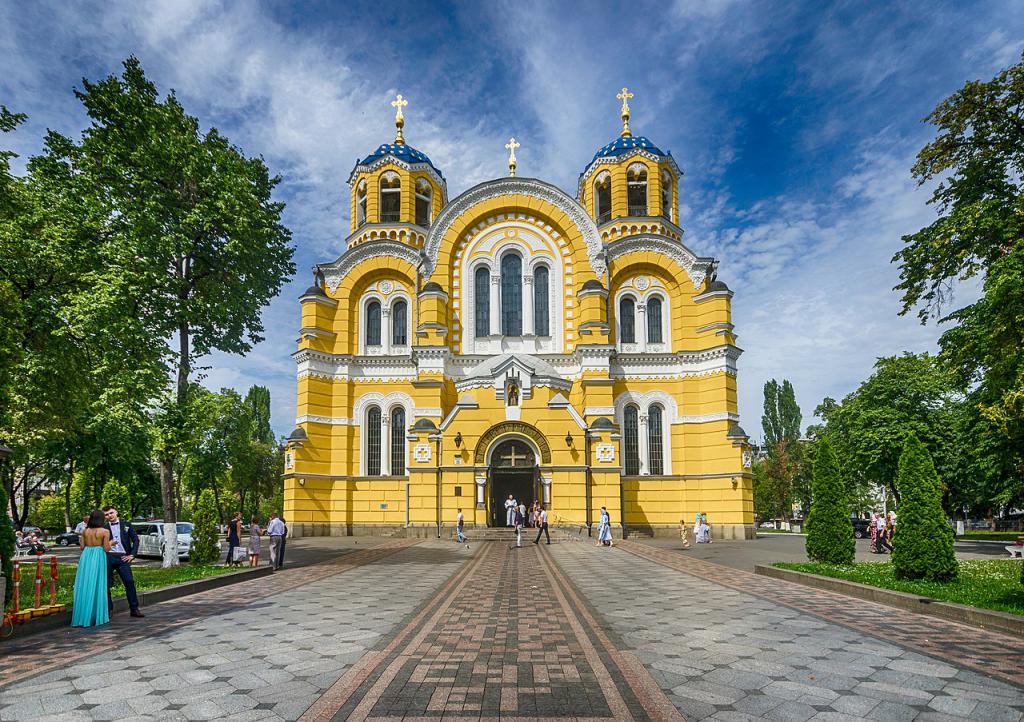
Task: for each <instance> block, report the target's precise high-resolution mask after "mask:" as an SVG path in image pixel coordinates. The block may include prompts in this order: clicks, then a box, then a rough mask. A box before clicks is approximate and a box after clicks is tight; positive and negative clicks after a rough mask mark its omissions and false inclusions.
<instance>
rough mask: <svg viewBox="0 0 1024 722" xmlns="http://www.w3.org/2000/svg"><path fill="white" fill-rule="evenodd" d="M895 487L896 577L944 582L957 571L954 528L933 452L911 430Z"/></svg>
mask: <svg viewBox="0 0 1024 722" xmlns="http://www.w3.org/2000/svg"><path fill="white" fill-rule="evenodd" d="M896 487H897V488H898V489H899V491H900V508H899V519H898V521H897V526H896V532H895V533H894V534H893V543H892V544H893V552H892V565H893V571H894V572H895V574H896V578H897V579H926V580H928V581H933V582H942V581H947V580H949V579H953V578H955V577H956V575H957V571H958V569H957V563H956V555H955V554H954V553H953V530H952V529H950V528H949V524H947V523H946V514H945V512H944V511H943V510H942V489H941V487H940V486H939V475H938V474H936V473H935V465H934V464H933V463H932V457H931V454H929V453H928V449H926V448H925V446H924V444H922V443H921V441H920V440H919V439H918V438H917V436H915V435H914V434H911V435H910V436H908V437H907V441H906V443H905V444H904V445H903V454H902V455H901V456H900V463H899V471H898V473H897V476H896Z"/></svg>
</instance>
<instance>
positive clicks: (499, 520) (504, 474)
mask: <svg viewBox="0 0 1024 722" xmlns="http://www.w3.org/2000/svg"><path fill="white" fill-rule="evenodd" d="M487 475H488V477H489V478H490V487H491V493H490V499H489V501H490V504H489V505H488V515H487V519H488V526H496V527H502V526H505V525H506V524H507V519H508V515H507V512H506V509H505V502H506V501H507V500H508V497H509V494H511V495H512V498H513V499H515V500H516V501H517V502H518V503H520V504H525V505H527V506H529V504H530V502H531V501H533V500H534V499H539V498H540V497H539V496H537V494H538V490H539V484H538V481H539V479H540V467H539V466H538V465H537V454H536V452H535V451H534V450H533V449H532V448H531V446H530V445H529V444H527V443H526V442H525V441H524V440H522V439H515V438H513V439H508V440H507V441H502V442H501V443H499V444H497V445H496V446H495V447H494V450H493V451H492V452H491V458H490V466H489V467H488V474H487Z"/></svg>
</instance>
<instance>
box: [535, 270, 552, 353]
mask: <svg viewBox="0 0 1024 722" xmlns="http://www.w3.org/2000/svg"><path fill="white" fill-rule="evenodd" d="M533 329H534V333H536V334H537V335H538V336H550V335H551V320H550V314H549V313H548V269H547V267H546V266H537V268H536V269H535V270H534V272H533Z"/></svg>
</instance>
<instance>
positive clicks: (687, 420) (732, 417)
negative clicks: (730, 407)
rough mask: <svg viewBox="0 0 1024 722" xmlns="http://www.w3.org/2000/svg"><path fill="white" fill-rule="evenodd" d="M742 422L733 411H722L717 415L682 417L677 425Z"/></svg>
mask: <svg viewBox="0 0 1024 722" xmlns="http://www.w3.org/2000/svg"><path fill="white" fill-rule="evenodd" d="M739 420H740V415H739V414H734V413H732V412H731V411H722V412H721V413H717V414H698V415H695V416H680V417H679V421H678V422H677V423H680V424H708V423H711V422H713V421H736V422H738V421H739Z"/></svg>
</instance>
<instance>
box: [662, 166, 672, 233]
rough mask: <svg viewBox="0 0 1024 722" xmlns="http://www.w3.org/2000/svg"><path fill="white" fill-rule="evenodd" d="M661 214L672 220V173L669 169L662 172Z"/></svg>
mask: <svg viewBox="0 0 1024 722" xmlns="http://www.w3.org/2000/svg"><path fill="white" fill-rule="evenodd" d="M661 215H662V217H664V218H668V219H669V220H670V221H671V220H672V174H671V173H669V172H668V171H665V172H663V173H662V174H661Z"/></svg>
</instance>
